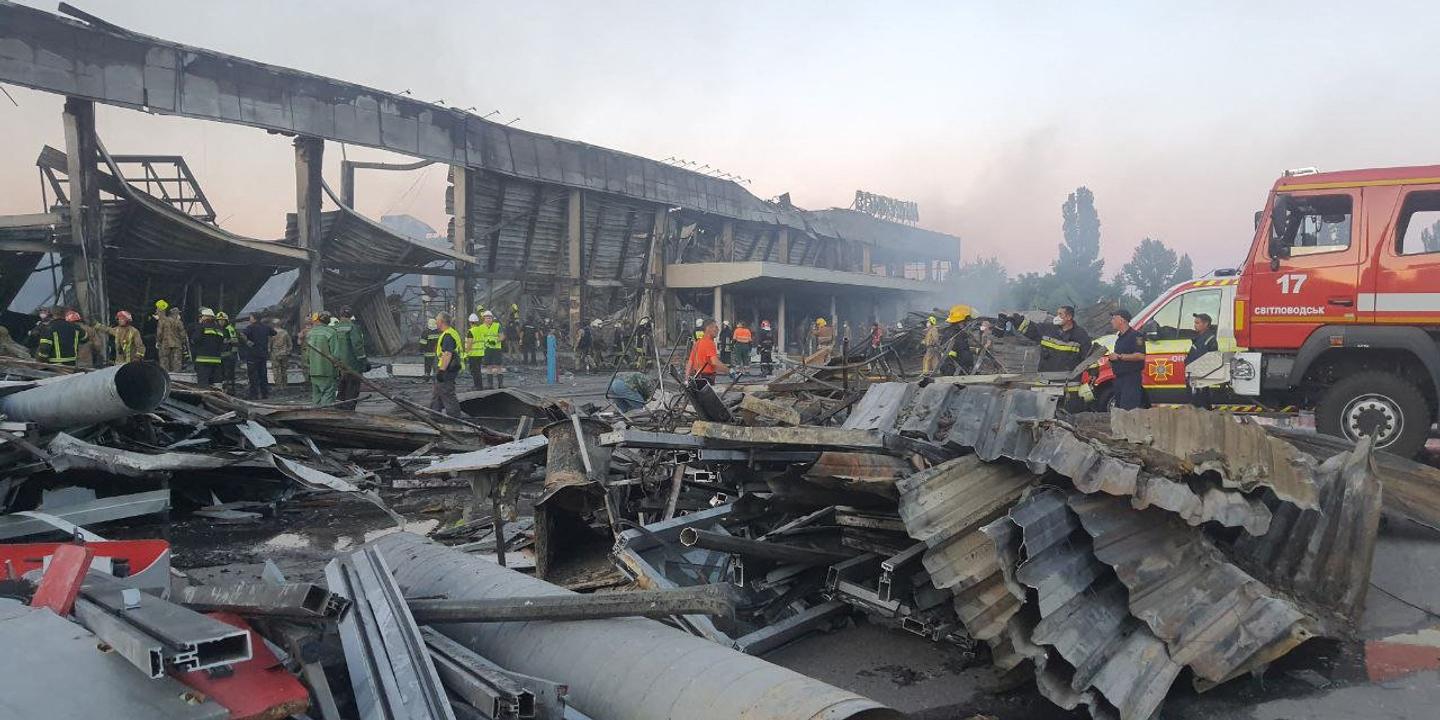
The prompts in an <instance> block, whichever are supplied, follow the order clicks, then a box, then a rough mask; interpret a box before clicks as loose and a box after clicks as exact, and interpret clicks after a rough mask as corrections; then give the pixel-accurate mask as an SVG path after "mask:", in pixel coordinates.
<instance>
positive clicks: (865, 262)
mask: <svg viewBox="0 0 1440 720" xmlns="http://www.w3.org/2000/svg"><path fill="white" fill-rule="evenodd" d="M870 267H871V264H870V246H869V245H861V246H860V272H862V273H865V274H866V275H869V274H870Z"/></svg>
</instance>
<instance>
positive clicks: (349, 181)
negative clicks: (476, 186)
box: [340, 160, 458, 208]
mask: <svg viewBox="0 0 1440 720" xmlns="http://www.w3.org/2000/svg"><path fill="white" fill-rule="evenodd" d="M456 169H457V170H458V166H457V167H456ZM457 177H458V173H457ZM340 202H341V203H343V204H344V205H345V206H346V207H351V208H353V207H355V163H353V162H350V161H349V160H345V161H344V162H341V163H340Z"/></svg>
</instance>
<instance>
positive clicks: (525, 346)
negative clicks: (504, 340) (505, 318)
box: [520, 317, 543, 365]
mask: <svg viewBox="0 0 1440 720" xmlns="http://www.w3.org/2000/svg"><path fill="white" fill-rule="evenodd" d="M542 342H543V340H542V339H541V335H540V331H539V329H537V328H536V327H535V320H534V318H533V317H532V318H531V319H530V320H528V321H527V322H526V323H525V327H523V328H521V329H520V354H521V360H522V361H523V362H524V363H525V364H526V365H534V364H536V363H537V362H538V361H537V360H536V359H535V352H536V351H537V350H539V349H540V343H542Z"/></svg>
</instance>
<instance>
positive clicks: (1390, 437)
mask: <svg viewBox="0 0 1440 720" xmlns="http://www.w3.org/2000/svg"><path fill="white" fill-rule="evenodd" d="M1315 425H1316V429H1318V430H1319V431H1320V432H1322V433H1325V434H1327V435H1336V436H1339V437H1343V438H1346V439H1348V440H1358V439H1359V438H1360V437H1362V436H1364V435H1373V436H1374V437H1375V446H1376V447H1377V448H1378V449H1380V450H1384V451H1386V452H1389V453H1392V454H1394V455H1399V456H1401V457H1407V458H1408V457H1414V455H1415V454H1416V453H1418V452H1420V448H1421V447H1422V446H1424V445H1425V439H1426V438H1427V437H1428V436H1429V434H1430V409H1429V405H1428V404H1427V403H1426V402H1425V395H1424V394H1423V393H1421V392H1420V389H1419V388H1417V387H1415V386H1414V385H1412V384H1410V383H1408V382H1406V381H1405V380H1403V379H1401V378H1399V377H1397V376H1395V375H1392V374H1390V373H1388V372H1383V371H1379V370H1371V371H1367V372H1361V373H1356V374H1354V375H1351V376H1349V377H1347V378H1345V379H1343V380H1341V381H1340V382H1337V383H1335V384H1334V385H1333V386H1331V387H1330V389H1329V390H1328V391H1327V392H1326V393H1325V396H1324V397H1322V398H1321V399H1320V404H1319V405H1318V406H1317V407H1316V408H1315Z"/></svg>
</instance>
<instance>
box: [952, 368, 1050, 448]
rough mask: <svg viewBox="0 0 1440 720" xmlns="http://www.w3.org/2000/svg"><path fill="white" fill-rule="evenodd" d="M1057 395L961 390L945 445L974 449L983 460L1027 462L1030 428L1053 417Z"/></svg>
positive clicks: (988, 388)
mask: <svg viewBox="0 0 1440 720" xmlns="http://www.w3.org/2000/svg"><path fill="white" fill-rule="evenodd" d="M1060 395H1061V390H1060V389H1059V388H1047V389H1030V388H1015V389H1010V388H1002V387H997V386H994V385H978V386H966V387H964V388H961V390H960V395H959V398H958V400H957V401H956V403H955V409H954V413H955V424H954V425H953V426H951V428H950V434H949V435H948V436H947V442H948V443H949V444H950V445H954V446H959V447H964V448H973V449H974V450H975V454H976V455H979V456H980V457H981V458H982V459H984V460H995V459H997V458H1001V457H1008V458H1020V459H1024V458H1027V457H1028V456H1029V455H1030V450H1031V448H1033V447H1034V445H1035V432H1034V428H1033V427H1032V426H1033V424H1034V423H1035V422H1036V421H1039V420H1049V419H1051V418H1053V417H1055V408H1056V407H1057V406H1058V404H1059V402H1060Z"/></svg>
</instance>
